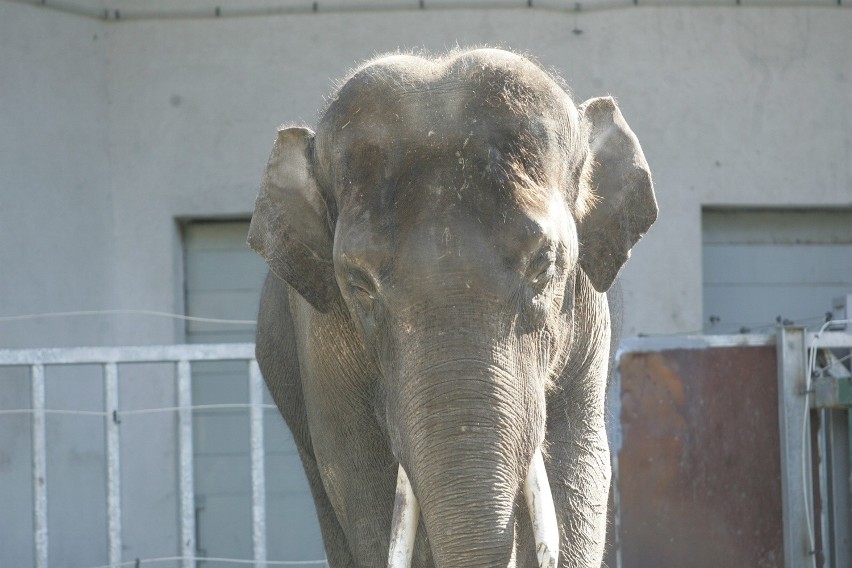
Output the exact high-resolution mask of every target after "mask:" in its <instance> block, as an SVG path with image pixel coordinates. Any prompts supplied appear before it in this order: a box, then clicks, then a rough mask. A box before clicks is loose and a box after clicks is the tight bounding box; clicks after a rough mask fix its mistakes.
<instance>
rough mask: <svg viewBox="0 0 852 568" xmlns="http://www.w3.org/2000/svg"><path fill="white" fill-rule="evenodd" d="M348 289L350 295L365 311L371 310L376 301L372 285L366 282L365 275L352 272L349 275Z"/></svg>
mask: <svg viewBox="0 0 852 568" xmlns="http://www.w3.org/2000/svg"><path fill="white" fill-rule="evenodd" d="M349 289H350V290H351V291H352V296H353V297H354V299H355V300H356V301H357V302H358V303H359V304H360V305H361V307H362V308H363V309H364V310H365V311H366V312H368V313H369V312H371V311H372V309H373V304H374V302H375V301H376V296H375V293H374V292H373V287H372V286H371V285H370V284H369V283H368V280H367V277H366V276H364V275H362V274H359V273H357V272H353V273H351V274H350V275H349Z"/></svg>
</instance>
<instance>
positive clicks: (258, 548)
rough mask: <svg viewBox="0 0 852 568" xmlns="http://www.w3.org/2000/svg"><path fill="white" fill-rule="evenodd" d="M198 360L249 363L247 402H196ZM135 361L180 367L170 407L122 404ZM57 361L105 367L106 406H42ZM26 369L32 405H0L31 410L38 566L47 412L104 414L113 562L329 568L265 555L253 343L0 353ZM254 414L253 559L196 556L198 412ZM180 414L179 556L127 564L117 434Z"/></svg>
mask: <svg viewBox="0 0 852 568" xmlns="http://www.w3.org/2000/svg"><path fill="white" fill-rule="evenodd" d="M197 361H244V362H245V364H246V365H247V367H248V377H249V379H248V385H247V388H248V390H249V403H248V404H216V405H203V406H197V405H196V406H193V404H192V389H191V366H192V363H193V362H197ZM134 363H171V364H174V365H175V369H176V377H177V384H176V391H177V401H178V405H177V406H175V407H167V408H150V409H138V410H121V407H120V404H119V397H118V393H119V388H118V387H119V380H120V366H121V365H126V364H134ZM53 365H100V366H101V367H102V369H103V388H104V408H103V410H102V411H69V410H54V409H49V408H46V407H45V367H46V366H53ZM11 366H16V367H21V366H26V367H29V370H30V382H31V389H32V406H31V408H29V409H12V410H2V411H0V414H31V416H32V456H33V467H32V475H33V519H34V527H33V529H34V530H33V540H34V543H33V545H34V548H35V562H34V565H35V566H36V568H47V567H48V566H49V565H50V559H49V558H48V538H49V535H48V529H47V527H48V524H47V507H48V499H47V487H48V484H49V481H50V480H49V479H48V478H47V454H46V429H45V416H46V415H47V414H72V413H73V414H88V415H102V416H103V418H104V423H105V432H106V436H105V437H106V440H105V448H106V463H107V472H106V481H107V482H106V485H107V487H106V492H107V531H108V535H107V542H108V547H107V548H108V556H109V564H108V566H109V567H117V566H122V565H137V566H138V565H141V564H146V563H154V562H167V561H174V562H179V563H180V564H181V565H182V566H183V567H184V568H190V567H193V566H195V565H196V562H198V561H227V562H231V563H247V564H254V565H256V566H265V565H294V566H299V565H326V561H325V560H310V561H280V560H279V561H270V560H267V557H266V503H265V491H266V489H265V487H266V480H265V472H264V450H263V438H264V434H263V419H262V418H263V416H262V412H263V410H264V408H274V406H272V405H266V404H263V389H264V388H265V387H264V385H263V378H262V377H261V374H260V370H259V368H258V365H257V361H255V359H254V344H252V343H231V344H206V345H202V344H199V345H167V346H150V347H97V348H64V349H62V348H51V349H27V350H14V351H12V350H0V367H11ZM245 407H249V411H250V440H249V444H250V448H251V450H250V452H251V482H252V503H251V508H252V540H253V550H254V555H253V558H252V559H217V558H200V557H198V556H197V555H196V543H195V538H196V527H195V502H194V501H195V494H194V487H193V479H194V474H193V450H192V441H193V432H192V411H193V409H202V408H204V409H211V408H245ZM156 412H176V413H177V416H178V429H177V430H178V432H177V445H178V449H179V460H178V467H179V509H180V510H179V519H180V520H179V525H180V550H179V551H178V552H179V554H178V555H177V556H171V557H162V558H149V559H144V560H143V559H137V560H132V561H124V559H123V558H122V528H121V517H122V511H121V464H120V459H119V456H120V449H121V448H120V436H119V431H120V428H121V419H122V417H124V416H129V415H133V414H143V413H156Z"/></svg>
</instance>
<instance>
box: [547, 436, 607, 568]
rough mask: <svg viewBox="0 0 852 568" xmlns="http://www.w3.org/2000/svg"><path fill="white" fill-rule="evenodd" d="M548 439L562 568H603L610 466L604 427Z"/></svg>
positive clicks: (550, 474)
mask: <svg viewBox="0 0 852 568" xmlns="http://www.w3.org/2000/svg"><path fill="white" fill-rule="evenodd" d="M560 430H562V431H561V432H559V433H558V434H557V432H553V433H552V434H553V437H552V438H549V441H550V444H549V449H550V452H549V453H550V456H551V457H550V459H549V460H548V463H547V464H546V465H547V470H548V476H549V477H550V479H551V482H550V483H551V490H552V493H553V499H554V502H555V504H556V510H557V511H558V513H557V514H558V515H559V517H560V518H559V525H560V539H559V542H560V555H559V560H560V562H559V566H560V567H562V568H568V567H570V568H599V567H600V566H601V562H602V561H603V554H604V545H605V541H606V519H607V506H608V501H609V484H610V478H611V466H610V458H609V445H608V442H607V437H606V431H605V429H604V428H603V427H601V428H600V429H592V430H587V431H584V432H567V431H565V429H562V428H560Z"/></svg>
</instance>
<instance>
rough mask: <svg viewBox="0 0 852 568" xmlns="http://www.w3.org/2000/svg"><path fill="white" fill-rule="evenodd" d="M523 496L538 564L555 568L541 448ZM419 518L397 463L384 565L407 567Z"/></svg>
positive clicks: (555, 543)
mask: <svg viewBox="0 0 852 568" xmlns="http://www.w3.org/2000/svg"><path fill="white" fill-rule="evenodd" d="M524 499H525V501H526V505H527V510H528V511H529V515H530V519H531V521H532V524H533V533H534V536H535V547H536V557H537V559H538V566H539V568H556V566H557V565H558V564H559V525H558V523H557V521H556V509H555V508H554V506H553V496H552V495H551V492H550V483H549V482H548V479H547V472H546V471H545V469H544V459H543V458H542V455H541V449H539V450H536V452H535V455H534V456H533V461H532V463H531V464H530V469H529V472H528V473H527V477H526V480H525V481H524ZM419 520H420V503H419V502H418V501H417V497H416V496H415V495H414V490H413V489H412V488H411V482H410V481H409V479H408V475H407V474H406V473H405V469H404V468H403V467H402V466H399V473H398V475H397V488H396V499H395V501H394V512H393V524H392V526H391V542H390V550H389V552H388V568H410V566H411V559H412V556H413V555H414V540H415V536H416V534H417V525H418V524H419Z"/></svg>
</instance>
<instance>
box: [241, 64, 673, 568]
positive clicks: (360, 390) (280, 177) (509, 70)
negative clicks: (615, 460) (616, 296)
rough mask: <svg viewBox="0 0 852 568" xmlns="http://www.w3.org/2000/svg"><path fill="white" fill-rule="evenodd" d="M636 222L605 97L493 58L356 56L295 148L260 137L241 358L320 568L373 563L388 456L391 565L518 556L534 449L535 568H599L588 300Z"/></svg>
mask: <svg viewBox="0 0 852 568" xmlns="http://www.w3.org/2000/svg"><path fill="white" fill-rule="evenodd" d="M656 215H657V206H656V202H655V199H654V192H653V187H652V183H651V178H650V173H649V170H648V166H647V163H646V161H645V158H644V156H643V154H642V151H641V149H640V147H639V143H638V141H637V140H636V137H635V136H634V134H633V132H632V131H631V130H630V129H629V127H628V126H627V124H626V123H625V121H624V119H623V117H622V115H621V113H620V111H619V110H618V107H617V106H616V104H615V102H614V101H613V100H612V99H610V98H600V99H593V100H590V101H587V102H586V103H584V104H582V105H580V106H579V107H575V105H574V104H573V103H572V101H571V98H570V97H569V95H568V94H567V93H566V91H565V90H564V89H563V88H562V87H560V86H559V84H558V83H557V82H556V81H554V79H553V78H552V77H551V76H549V75H548V74H547V73H546V72H544V71H543V70H542V69H541V68H540V67H538V66H537V65H535V64H534V63H532V62H530V61H529V60H527V59H525V58H522V57H520V56H517V55H514V54H511V53H508V52H504V51H499V50H475V51H468V52H456V53H452V54H450V55H447V56H445V57H442V58H437V59H425V58H420V57H414V56H403V55H400V56H390V57H385V58H380V59H377V60H375V61H372V62H370V63H368V64H366V65H365V66H363V67H361V68H360V69H359V70H357V71H355V72H354V73H353V74H352V75H351V76H350V77H349V78H348V80H347V81H346V82H345V83H344V84H343V85H342V87H340V89H339V90H338V91H337V92H336V94H335V95H334V97H333V99H332V101H331V103H330V104H329V106H328V109H327V110H326V112H325V113H324V114H323V116H322V119H321V121H320V123H319V126H318V128H317V131H316V133H315V134H314V133H313V132H311V131H310V130H308V129H306V128H287V129H282V130H281V131H280V132H279V134H278V139H277V141H276V142H275V145H274V147H273V150H272V155H271V157H270V159H269V163H268V166H267V170H266V173H265V176H264V180H263V185H262V188H261V191H260V195H259V196H258V199H257V204H256V210H255V213H254V217H253V218H252V225H251V230H250V234H249V243H250V245H251V246H252V248H253V249H254V250H256V251H257V252H258V253H260V254H261V255H262V256H263V257H264V258H265V259H266V260H267V262H268V263H269V266H270V268H271V271H272V274H270V276H269V277H268V278H267V281H266V284H265V287H264V290H263V297H262V300H261V307H260V316H259V326H258V333H257V357H258V361H259V363H260V365H261V369H262V371H263V375H264V377H265V378H266V382H267V384H268V386H269V389H270V390H271V392H272V395H273V396H274V398H275V401H276V403H277V405H278V406H279V408H280V409H281V412H282V414H283V415H284V418H285V420H286V421H287V424H288V425H289V427H290V429H291V430H292V432H293V436H294V438H295V441H296V444H297V446H298V448H299V452H300V455H301V458H302V462H303V464H304V468H305V472H306V473H307V477H308V480H309V482H310V485H311V489H312V492H313V496H314V499H315V502H316V509H317V513H318V515H319V520H320V524H321V527H322V533H323V539H324V542H325V546H326V550H327V553H328V558H329V563H330V565H331V566H333V567H339V566H360V567H363V568H376V567H379V566H384V565H386V563H387V554H388V541H389V535H390V526H391V514H392V509H393V503H394V488H395V483H396V473H397V467H398V464H402V465H403V466H404V468H405V470H406V471H407V472H408V475H409V477H410V480H411V484H412V486H413V489H414V493H415V495H416V496H417V498H418V500H419V501H420V505H421V507H422V516H421V521H420V526H419V529H418V533H417V540H416V544H415V553H414V561H413V565H414V566H418V567H421V566H439V567H453V568H459V567H462V568H469V567H477V566H479V567H488V568H494V567H498V566H519V567H528V566H535V565H536V562H535V551H534V543H533V540H532V539H533V537H532V531H531V528H530V520H529V515H528V513H527V508H526V505H525V502H524V499H523V498H522V496H521V486H522V483H523V480H524V478H525V475H526V472H527V468H528V467H529V464H530V460H531V459H532V456H533V453H534V451H535V450H536V448H538V447H540V446H541V447H542V448H543V450H544V452H545V463H546V469H547V473H548V477H549V479H550V484H551V488H552V494H553V499H554V501H555V504H556V510H557V516H558V521H559V525H560V564H559V565H560V566H599V565H600V563H601V557H602V554H603V545H604V536H605V519H606V508H607V494H608V488H609V481H610V462H609V449H608V445H607V440H606V433H605V430H604V398H605V390H606V382H607V366H608V361H609V358H610V316H609V311H608V307H607V301H606V294H605V292H606V290H607V289H608V288H609V287H610V285H611V284H612V282H613V279H614V278H615V276H616V274H617V272H618V270H619V268H620V267H621V266H622V264H623V263H624V262H625V261H626V260H627V257H628V255H629V251H630V248H631V247H632V246H633V245H634V244H635V243H636V241H637V240H638V239H639V238H640V237H641V235H642V234H643V233H645V231H646V230H647V229H648V228H649V227H650V225H651V224H652V223H653V222H654V220H655V218H656Z"/></svg>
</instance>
